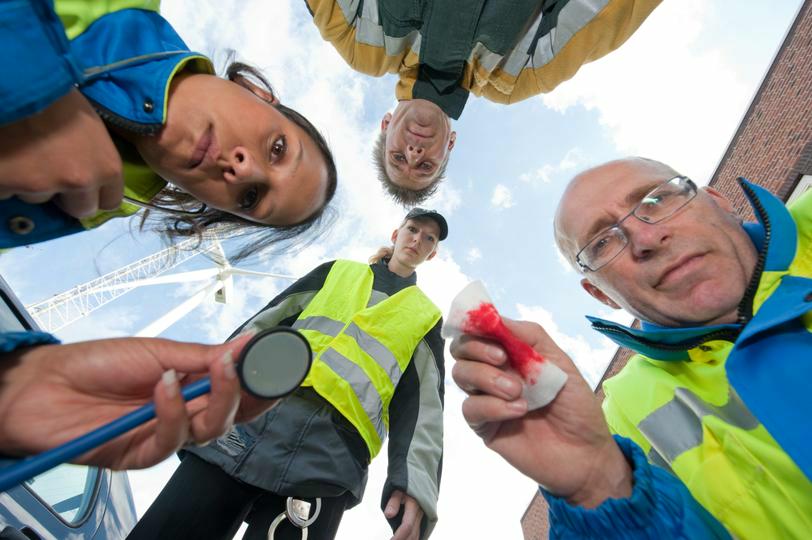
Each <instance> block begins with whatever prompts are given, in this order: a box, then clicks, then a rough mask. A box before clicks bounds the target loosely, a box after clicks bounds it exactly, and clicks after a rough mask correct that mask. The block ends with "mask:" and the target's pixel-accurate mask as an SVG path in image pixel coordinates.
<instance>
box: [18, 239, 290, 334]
mask: <svg viewBox="0 0 812 540" xmlns="http://www.w3.org/2000/svg"><path fill="white" fill-rule="evenodd" d="M227 238H229V235H224V234H222V233H218V232H217V231H213V232H212V231H207V232H206V233H204V234H203V237H202V239H200V240H198V239H197V238H190V239H188V240H184V241H183V242H180V243H178V244H176V245H173V246H170V247H168V248H166V249H163V250H161V251H159V252H157V253H153V254H152V255H148V256H147V257H144V258H142V259H141V260H138V261H136V262H133V263H130V264H128V265H126V266H123V267H121V268H119V269H118V270H114V271H112V272H109V273H107V274H105V275H103V276H101V277H97V278H95V279H92V280H90V281H88V282H86V283H83V284H81V285H77V286H76V287H73V288H72V289H70V290H67V291H65V292H63V293H60V294H57V295H54V296H52V297H51V298H48V299H47V300H43V301H41V302H37V303H35V304H31V305H29V306H26V309H27V310H28V312H29V313H30V314H31V316H32V317H33V318H34V320H35V321H36V322H37V324H38V325H39V326H40V328H42V329H43V330H45V331H46V332H52V333H53V332H56V331H58V330H60V329H62V328H65V327H66V326H68V325H70V324H72V323H74V322H76V321H77V320H79V319H81V318H83V317H87V316H88V315H89V314H90V313H92V312H94V311H96V310H97V309H99V308H101V307H102V306H104V305H106V304H108V303H110V302H112V301H113V300H115V299H117V298H120V297H121V296H123V295H125V294H127V293H128V292H130V291H132V290H134V289H136V288H138V287H144V286H148V285H164V284H169V283H177V284H184V283H194V282H200V284H201V285H200V287H199V288H198V289H197V290H196V291H195V292H194V293H192V294H191V296H189V297H188V298H187V299H186V300H184V301H183V302H182V303H181V304H179V305H178V306H176V307H174V308H172V309H171V310H170V311H168V312H167V313H166V314H164V315H163V316H161V317H159V318H158V319H156V320H155V321H153V322H151V323H150V324H148V325H147V326H145V327H144V328H142V329H141V330H140V331H139V332H137V333H136V334H135V335H136V336H140V337H154V336H158V335H160V334H161V333H162V332H163V331H164V330H166V329H167V328H169V327H170V326H172V324H174V323H175V322H177V321H178V320H179V319H181V318H182V317H183V316H184V315H186V314H187V313H189V312H191V311H192V310H193V309H194V308H196V307H197V306H198V305H200V303H201V302H203V300H204V299H205V298H207V297H209V296H210V295H211V294H212V293H213V294H214V298H215V300H216V301H217V302H220V303H223V304H225V303H228V301H229V299H230V298H231V296H232V295H233V277H234V276H235V275H241V276H256V277H273V278H280V279H287V280H294V279H295V278H294V277H293V276H287V275H283V274H274V273H268V272H256V271H252V270H244V269H241V268H235V267H233V266H231V264H229V261H228V258H227V257H226V255H225V252H224V251H223V247H222V245H221V243H220V242H221V240H226V239H227ZM198 255H206V256H207V258H208V259H209V260H210V261H211V262H212V264H213V267H212V268H206V269H203V270H194V271H190V272H180V273H174V274H166V273H167V272H169V271H170V270H172V269H174V268H177V267H179V266H180V265H181V264H183V263H185V262H187V261H189V260H190V259H192V258H193V257H196V256H198Z"/></svg>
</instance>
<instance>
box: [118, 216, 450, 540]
mask: <svg viewBox="0 0 812 540" xmlns="http://www.w3.org/2000/svg"><path fill="white" fill-rule="evenodd" d="M447 236H448V223H447V222H446V220H445V218H444V217H443V216H442V215H441V214H440V213H438V212H436V211H434V210H426V209H423V208H414V209H413V210H411V211H410V212H409V213H408V214H407V215H406V217H405V218H404V220H403V222H402V223H401V225H400V226H399V227H398V228H397V229H395V230H394V231H393V232H392V235H391V241H392V245H391V246H390V247H386V248H382V249H381V250H379V251H378V253H376V255H374V256H373V257H372V258H371V259H370V261H369V264H364V263H359V262H354V261H347V260H337V261H330V262H327V263H324V264H322V265H320V266H319V267H318V268H316V269H314V270H313V271H312V272H310V273H309V274H307V275H306V276H305V277H303V278H301V279H300V280H298V281H297V282H296V283H294V284H293V285H291V286H290V287H289V288H288V289H287V290H285V291H284V292H282V293H281V294H280V295H279V296H277V297H276V298H274V300H273V301H271V303H270V304H269V305H268V306H267V307H266V308H264V309H263V310H262V311H260V312H259V313H258V314H257V315H255V316H254V317H253V318H251V319H249V320H248V321H246V323H244V324H243V325H242V326H241V327H240V328H238V329H237V331H236V332H235V335H236V334H239V333H240V332H244V331H246V330H260V329H263V328H268V327H271V326H276V325H286V326H292V327H294V328H297V329H299V330H300V331H301V332H302V333H303V334H304V335H305V337H306V338H307V339H308V341H309V342H310V344H311V347H312V348H313V356H314V363H313V368H312V369H311V371H310V374H309V375H308V377H307V378H306V379H305V381H304V383H303V384H302V388H300V389H299V390H297V391H296V392H295V393H294V394H293V395H291V396H289V397H288V398H286V399H285V400H283V401H281V402H280V403H279V404H278V405H277V406H276V407H275V408H273V409H271V410H270V411H269V412H268V413H266V414H265V415H263V416H261V417H260V418H258V419H257V420H255V421H253V422H250V423H248V424H242V425H239V426H235V427H234V429H232V430H231V432H230V433H228V434H227V435H226V436H224V437H222V438H220V439H217V440H215V441H213V442H212V443H211V444H209V445H207V446H204V447H189V448H186V449H185V450H184V455H183V456H182V457H183V460H182V462H181V465H180V467H178V469H177V471H175V474H174V475H173V476H172V478H171V479H170V481H169V483H168V484H167V486H166V487H165V488H164V489H163V491H162V492H161V494H160V495H159V496H158V498H157V499H156V501H155V502H154V503H153V505H152V506H151V507H150V509H149V510H148V511H147V513H146V514H145V515H144V517H143V518H142V519H141V521H140V522H139V523H138V525H137V526H136V528H135V529H134V530H133V532H132V533H131V534H130V536H129V537H128V538H130V539H138V538H150V539H151V538H173V539H182V538H211V539H218V538H223V539H225V538H232V537H233V536H234V533H235V532H236V531H237V529H238V528H239V526H240V525H241V523H242V522H243V520H245V521H247V522H248V529H247V531H246V533H245V536H244V537H243V538H244V539H263V540H264V539H265V538H275V539H277V540H279V539H288V538H296V539H297V540H298V539H299V538H301V537H302V531H301V529H300V528H299V527H298V526H297V525H296V524H295V522H296V518H295V517H294V518H292V519H291V518H290V517H288V516H287V515H286V513H285V512H286V504H287V503H288V499H290V498H293V499H297V500H302V501H305V502H308V503H311V507H310V513H309V515H310V516H311V517H314V515H315V514H318V515H317V516H315V520H314V521H313V522H312V523H311V524H309V525H308V526H307V533H308V538H310V539H311V540H312V539H316V540H318V539H332V538H335V535H336V532H337V530H338V525H339V523H340V521H341V517H342V515H343V513H344V511H345V510H346V509H348V508H351V507H353V506H355V505H357V504H358V503H359V502H360V501H361V499H362V497H363V493H364V488H365V486H366V481H367V468H368V465H369V463H370V462H371V461H372V459H373V458H374V457H375V456H376V455H377V454H378V452H379V451H380V450H381V449H382V447H383V443H384V441H385V440H386V439H387V436H388V439H389V441H388V454H389V464H388V474H387V479H386V483H385V484H384V488H383V494H382V498H381V509H382V510H383V512H384V516H385V517H386V518H387V519H388V520H389V523H390V525H391V526H392V530H393V531H394V537H393V538H395V539H396V540H417V539H424V538H428V536H429V535H430V534H431V531H432V529H433V527H434V524H435V523H436V521H437V499H438V495H439V488H440V471H441V466H442V455H443V394H444V384H443V380H444V377H445V370H444V360H443V340H442V338H441V337H440V327H441V326H442V319H441V314H440V310H439V309H438V308H437V307H436V306H435V305H434V304H433V303H432V302H431V300H429V299H428V297H426V295H425V294H424V293H423V292H422V291H421V290H420V289H419V288H418V287H417V285H416V283H417V276H416V274H415V269H416V268H417V267H418V266H419V265H420V264H421V263H423V262H425V261H428V260H430V259H432V258H434V256H435V255H436V254H437V248H438V244H439V243H440V241H442V240H444V239H445V238H446V237H447ZM317 500H318V502H316V501H317ZM317 507H318V508H319V510H317V509H316V508H317ZM300 525H301V522H300ZM269 530H272V532H273V534H271V535H269Z"/></svg>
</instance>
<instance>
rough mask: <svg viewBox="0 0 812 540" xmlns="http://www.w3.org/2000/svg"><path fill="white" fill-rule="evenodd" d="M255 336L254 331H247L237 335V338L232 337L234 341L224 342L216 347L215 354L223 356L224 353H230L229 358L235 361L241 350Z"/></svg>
mask: <svg viewBox="0 0 812 540" xmlns="http://www.w3.org/2000/svg"><path fill="white" fill-rule="evenodd" d="M255 335H256V332H254V331H248V332H244V333H241V334H238V335H237V336H235V337H234V339H232V340H230V341H226V342H225V343H223V344H222V345H219V346H218V348H219V350H218V351H217V354H218V355H220V356H223V355H225V354H226V352H231V357H232V358H234V359H235V361H236V359H237V358H239V356H240V353H241V352H242V350H243V349H244V348H245V346H246V345H247V344H248V342H249V341H251V338H253V337H254V336H255Z"/></svg>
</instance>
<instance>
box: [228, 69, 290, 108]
mask: <svg viewBox="0 0 812 540" xmlns="http://www.w3.org/2000/svg"><path fill="white" fill-rule="evenodd" d="M231 80H232V82H235V83H237V84H239V85H240V86H242V87H243V88H245V89H246V90H248V91H250V92H251V93H252V94H254V95H255V96H257V97H258V98H259V99H261V100H262V101H265V102H267V103H270V104H271V105H279V98H278V97H276V94H274V92H273V90H269V89H267V88H263V87H261V86H258V85H256V84H254V83H252V82H251V81H250V80H248V79H247V78H246V77H243V76H237V77H234V78H233V79H231Z"/></svg>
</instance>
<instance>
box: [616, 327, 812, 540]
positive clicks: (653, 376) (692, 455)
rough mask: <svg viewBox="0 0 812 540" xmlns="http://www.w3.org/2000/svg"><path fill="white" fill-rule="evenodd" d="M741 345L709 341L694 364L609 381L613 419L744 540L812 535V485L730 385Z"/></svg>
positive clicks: (637, 362) (650, 368)
mask: <svg viewBox="0 0 812 540" xmlns="http://www.w3.org/2000/svg"><path fill="white" fill-rule="evenodd" d="M731 347H732V344H731V343H730V342H728V341H711V342H707V343H704V344H703V345H702V346H701V348H700V347H697V348H696V349H692V350H691V351H689V354H690V356H691V362H660V361H655V360H651V359H649V358H645V357H643V356H640V355H638V356H636V357H634V358H632V359H631V360H630V361H629V363H628V364H627V366H626V368H624V370H623V371H622V372H621V373H620V374H619V375H618V376H616V377H613V378H612V379H609V380H607V381H606V382H605V383H604V386H605V389H606V394H607V400H606V401H605V402H604V412H605V415H606V419H607V421H608V423H609V425H610V427H611V429H612V431H613V432H616V433H620V434H621V435H624V436H627V437H630V438H632V439H633V440H634V442H636V443H637V444H638V445H639V446H640V447H641V448H642V449H643V451H644V452H646V453H647V455H648V457H649V461H651V462H653V463H655V464H659V465H662V466H664V467H666V468H668V467H670V469H671V470H672V471H673V472H674V474H676V475H677V476H678V477H679V478H680V480H682V481H683V482H684V483H685V485H686V486H687V487H688V489H689V490H690V491H691V494H692V495H693V496H694V498H695V499H696V500H697V501H699V503H700V504H702V506H704V507H705V508H706V509H707V510H708V511H709V512H710V513H711V514H713V515H714V517H716V519H718V520H719V521H721V522H722V523H724V524H725V526H726V527H727V528H728V529H729V530H730V531H731V532H732V533H733V534H734V535H735V536H736V537H738V538H796V537H797V535H798V533H799V532H800V531H812V483H810V481H809V480H808V479H807V478H806V476H805V475H804V474H803V472H802V471H801V470H800V469H799V468H798V466H797V465H796V464H795V463H794V462H793V461H792V459H790V457H789V456H787V454H786V453H785V452H784V451H783V450H782V449H781V447H780V446H779V445H778V443H776V442H775V440H774V439H773V438H772V436H771V435H770V434H769V433H768V432H767V430H766V429H765V428H764V426H763V425H762V424H761V423H759V421H758V420H757V419H756V418H755V417H753V415H752V414H751V413H750V411H749V410H748V409H747V407H746V406H745V404H744V403H743V402H742V401H741V400H740V399H739V397H738V396H737V395H736V393H735V392H734V391H733V389H732V388H731V387H730V385H729V384H728V381H727V375H726V373H725V361H726V359H727V356H728V353H729V352H730V349H731Z"/></svg>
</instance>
